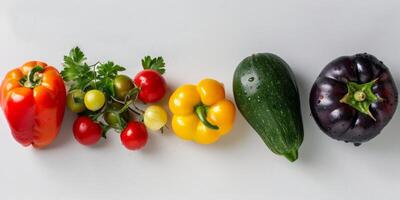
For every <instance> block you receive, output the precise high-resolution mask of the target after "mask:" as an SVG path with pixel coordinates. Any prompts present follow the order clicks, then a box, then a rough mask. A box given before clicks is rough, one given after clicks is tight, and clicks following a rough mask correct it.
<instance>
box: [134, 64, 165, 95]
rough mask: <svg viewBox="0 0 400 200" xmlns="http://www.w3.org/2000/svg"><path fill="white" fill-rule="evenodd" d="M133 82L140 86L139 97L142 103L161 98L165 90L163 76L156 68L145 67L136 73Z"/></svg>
mask: <svg viewBox="0 0 400 200" xmlns="http://www.w3.org/2000/svg"><path fill="white" fill-rule="evenodd" d="M133 82H134V83H135V85H136V86H137V87H139V88H140V93H139V96H138V97H139V99H140V100H141V101H143V102H144V103H154V102H157V101H159V100H161V99H162V98H163V97H164V95H165V92H166V91H167V84H166V82H165V79H164V77H163V76H162V75H161V74H160V73H159V72H158V71H156V70H152V69H146V70H143V71H141V72H139V73H138V74H136V76H135V78H134V79H133Z"/></svg>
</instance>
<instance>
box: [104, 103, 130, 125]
mask: <svg viewBox="0 0 400 200" xmlns="http://www.w3.org/2000/svg"><path fill="white" fill-rule="evenodd" d="M123 106H124V105H123V104H120V103H118V102H113V103H111V104H110V105H109V107H108V108H110V110H108V108H107V111H106V112H105V113H104V116H103V117H104V121H106V122H107V124H108V125H110V126H111V127H113V128H115V129H118V128H123V127H120V124H119V123H120V122H119V119H118V113H117V112H118V111H119V110H120V109H121V108H122V107H123ZM119 117H122V119H123V120H125V122H128V121H129V119H130V115H129V112H128V110H126V111H125V112H123V113H121V114H120V115H119Z"/></svg>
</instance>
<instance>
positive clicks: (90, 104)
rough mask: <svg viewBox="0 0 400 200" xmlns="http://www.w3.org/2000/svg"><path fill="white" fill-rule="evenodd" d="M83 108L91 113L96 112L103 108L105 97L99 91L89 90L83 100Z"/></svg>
mask: <svg viewBox="0 0 400 200" xmlns="http://www.w3.org/2000/svg"><path fill="white" fill-rule="evenodd" d="M84 102H85V106H86V108H87V109H89V110H91V111H97V110H99V109H100V108H101V107H103V105H104V103H105V102H106V97H105V96H104V94H103V92H101V91H100V90H89V91H88V92H86V94H85V98H84Z"/></svg>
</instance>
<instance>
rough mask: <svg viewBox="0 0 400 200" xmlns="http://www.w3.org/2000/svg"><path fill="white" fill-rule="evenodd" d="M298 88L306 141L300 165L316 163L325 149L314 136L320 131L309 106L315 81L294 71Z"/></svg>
mask: <svg viewBox="0 0 400 200" xmlns="http://www.w3.org/2000/svg"><path fill="white" fill-rule="evenodd" d="M298 69H307V67H300V68H298ZM293 73H294V75H295V77H296V82H297V86H298V89H299V94H300V104H301V112H302V120H303V127H304V140H303V143H302V145H301V146H300V149H299V160H298V161H297V162H299V163H302V162H304V163H311V162H316V161H317V160H316V159H315V158H316V154H317V152H320V149H321V148H323V147H322V146H321V144H320V142H319V141H317V140H316V138H317V137H315V135H314V134H316V131H315V130H319V129H318V127H317V126H316V125H315V122H314V119H313V118H312V116H311V110H310V106H309V94H310V90H311V87H312V84H313V81H314V79H312V80H311V79H310V78H307V77H306V76H305V74H304V73H298V72H297V71H293Z"/></svg>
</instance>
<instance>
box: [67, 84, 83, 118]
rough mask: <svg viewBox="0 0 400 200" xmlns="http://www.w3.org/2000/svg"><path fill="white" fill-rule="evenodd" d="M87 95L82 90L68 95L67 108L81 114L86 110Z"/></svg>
mask: <svg viewBox="0 0 400 200" xmlns="http://www.w3.org/2000/svg"><path fill="white" fill-rule="evenodd" d="M84 97H85V93H84V92H83V91H82V90H79V89H77V90H72V91H71V92H69V94H68V95H67V106H68V108H69V109H70V110H71V111H72V112H74V113H80V112H83V111H84V110H85V104H84V102H83V98H84Z"/></svg>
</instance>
